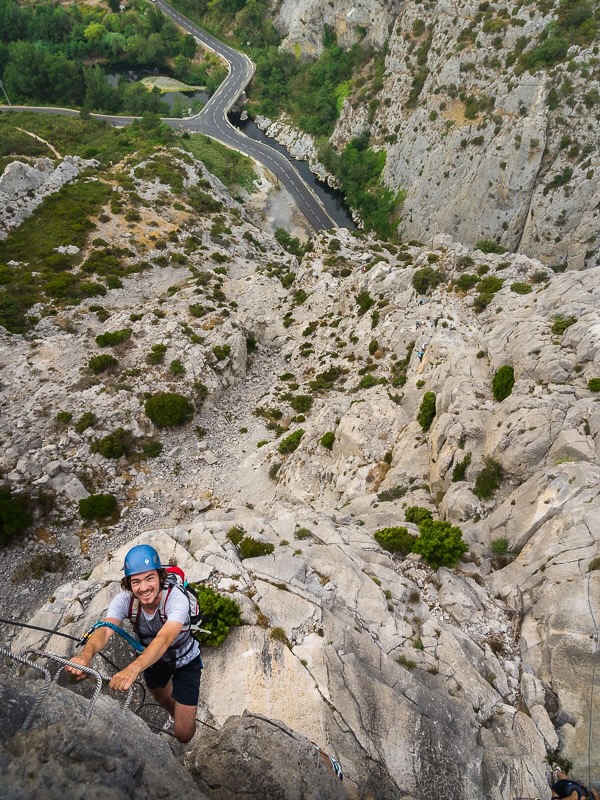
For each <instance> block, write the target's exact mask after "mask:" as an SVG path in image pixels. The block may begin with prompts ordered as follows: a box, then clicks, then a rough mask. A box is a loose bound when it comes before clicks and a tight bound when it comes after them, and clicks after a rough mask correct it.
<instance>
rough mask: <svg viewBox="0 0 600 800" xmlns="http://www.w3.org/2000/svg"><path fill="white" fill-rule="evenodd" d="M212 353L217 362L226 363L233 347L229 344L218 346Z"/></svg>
mask: <svg viewBox="0 0 600 800" xmlns="http://www.w3.org/2000/svg"><path fill="white" fill-rule="evenodd" d="M212 351H213V355H214V357H215V358H216V359H217V361H224V360H225V359H226V358H227V357H228V356H229V354H230V353H231V347H230V345H228V344H217V345H215V346H214V347H213V349H212Z"/></svg>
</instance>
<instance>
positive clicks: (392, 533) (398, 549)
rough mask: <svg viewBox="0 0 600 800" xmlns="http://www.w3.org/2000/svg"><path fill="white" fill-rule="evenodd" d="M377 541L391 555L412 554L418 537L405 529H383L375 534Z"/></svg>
mask: <svg viewBox="0 0 600 800" xmlns="http://www.w3.org/2000/svg"><path fill="white" fill-rule="evenodd" d="M373 536H374V537H375V541H376V542H377V543H378V544H379V545H380V546H381V547H383V549H384V550H387V551H388V552H389V553H405V554H406V553H411V552H412V549H413V545H414V543H415V542H416V540H417V537H416V536H414V535H413V534H412V533H409V532H408V529H407V528H404V527H402V526H401V527H392V528H381V529H380V530H378V531H375V533H374V534H373Z"/></svg>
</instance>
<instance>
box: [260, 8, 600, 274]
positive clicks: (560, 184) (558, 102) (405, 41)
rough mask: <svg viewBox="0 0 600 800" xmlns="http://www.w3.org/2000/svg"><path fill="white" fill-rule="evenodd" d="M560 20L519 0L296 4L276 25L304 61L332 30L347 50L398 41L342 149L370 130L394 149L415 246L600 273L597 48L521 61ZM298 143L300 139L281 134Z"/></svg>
mask: <svg viewBox="0 0 600 800" xmlns="http://www.w3.org/2000/svg"><path fill="white" fill-rule="evenodd" d="M557 11H558V4H551V6H550V8H548V7H547V6H546V7H544V8H541V7H540V8H538V7H536V8H535V9H533V8H528V10H527V12H525V11H524V7H523V6H522V5H520V4H519V3H517V2H515V1H514V0H509V2H507V3H506V4H505V5H504V7H503V9H502V10H500V9H496V8H493V7H490V8H489V9H479V8H477V7H476V6H475V5H472V4H467V5H463V6H461V7H460V8H457V6H456V4H455V3H445V2H444V3H438V4H436V7H435V10H429V9H426V8H424V7H423V6H422V4H420V3H416V2H408V3H402V4H390V3H386V2H382V1H381V0H371V1H370V2H353V3H349V2H347V0H335V1H334V2H324V0H306V1H305V2H300V3H298V2H296V1H295V0H294V2H292V0H289V1H286V2H283V3H280V4H278V5H277V7H276V10H275V11H274V15H275V16H274V18H275V24H276V25H277V27H278V29H279V30H280V31H281V32H282V33H283V34H284V35H285V40H284V43H283V46H284V47H285V48H287V49H288V50H290V51H293V52H295V53H299V54H301V55H302V56H304V57H314V56H317V55H318V54H319V53H320V52H321V51H322V48H323V27H324V25H325V26H327V27H328V28H330V29H331V30H332V31H333V32H335V34H336V36H337V42H338V43H339V44H340V45H341V46H343V47H349V46H351V45H352V44H354V43H355V42H357V41H359V42H361V43H362V44H365V45H372V46H374V47H375V48H377V49H378V50H380V51H381V50H382V49H383V47H384V45H385V48H386V50H385V69H384V74H383V86H380V85H379V83H378V79H377V78H375V77H373V75H370V76H369V78H368V79H365V77H364V75H361V79H360V80H357V81H356V85H355V87H354V88H353V89H351V90H350V93H349V95H348V97H347V98H346V100H345V102H344V106H343V108H342V111H341V114H340V117H339V119H338V122H337V124H336V127H335V131H334V133H333V136H332V137H331V141H332V142H333V144H334V146H336V147H337V148H338V149H342V148H343V147H344V146H345V145H346V144H347V143H348V142H349V141H350V140H351V139H353V138H355V137H357V136H359V135H361V134H362V133H364V132H365V131H368V132H369V134H370V146H371V147H373V148H374V149H376V150H379V149H383V150H385V152H386V164H385V183H386V185H387V186H388V187H390V188H392V189H395V190H402V191H403V193H404V195H405V196H404V199H403V203H402V222H401V225H400V230H401V232H403V233H404V234H405V238H406V239H418V240H420V241H423V242H427V243H431V242H432V239H433V238H434V237H435V235H436V234H439V233H444V234H449V235H451V236H452V237H453V238H454V239H456V240H458V241H461V242H463V243H464V244H466V245H468V246H470V247H473V246H474V245H475V244H476V243H477V242H480V241H484V240H495V241H497V242H500V243H501V245H503V246H504V247H505V248H506V249H507V250H511V251H519V252H522V253H525V254H527V255H528V256H530V257H535V258H538V259H540V260H541V261H542V262H543V263H544V264H548V265H564V266H567V267H568V268H569V269H584V268H586V267H590V266H594V265H596V264H597V263H598V259H597V254H598V247H599V245H598V238H597V232H598V229H599V226H600V206H599V204H598V201H599V199H600V177H599V175H598V170H597V169H594V168H593V162H592V160H591V155H592V154H593V153H594V152H595V150H596V149H597V144H598V142H597V133H596V131H595V128H594V125H593V124H589V125H587V124H585V120H586V117H587V115H589V114H594V113H595V111H594V107H597V102H598V101H597V96H598V75H597V74H596V73H593V72H590V70H589V68H588V64H589V63H590V59H593V57H594V55H593V42H588V43H587V44H583V43H582V42H581V41H580V40H578V43H577V45H574V46H572V47H571V48H569V49H568V52H566V51H565V54H564V56H563V57H562V58H561V59H559V60H558V63H552V64H550V65H548V66H547V67H544V66H543V64H542V65H541V66H540V67H538V68H537V69H534V70H532V71H531V72H530V71H529V70H528V69H523V68H522V67H521V65H520V62H519V56H520V53H521V52H522V51H524V52H525V53H526V54H527V53H531V52H533V51H534V50H535V48H536V47H539V46H540V45H542V43H543V41H544V36H546V35H547V34H546V32H547V26H548V25H550V24H555V20H556V16H557ZM371 87H373V88H372V89H371ZM560 87H562V89H561V88H560ZM369 92H370V93H369ZM365 96H366V97H367V98H369V100H370V102H368V101H367V102H365ZM574 126H576V127H577V135H576V136H574V135H573V127H574ZM277 127H278V124H277V125H274V126H273V130H274V135H278V131H277ZM292 138H293V140H294V142H295V143H297V142H298V141H299V140H300V137H299V136H296V137H291V136H290V133H289V132H288V133H287V134H286V135H285V136H283V137H282V139H286V140H290V139H292ZM282 139H280V140H282ZM311 149H312V145H310V144H307V145H306V153H307V154H308V153H309V152H310V150H311Z"/></svg>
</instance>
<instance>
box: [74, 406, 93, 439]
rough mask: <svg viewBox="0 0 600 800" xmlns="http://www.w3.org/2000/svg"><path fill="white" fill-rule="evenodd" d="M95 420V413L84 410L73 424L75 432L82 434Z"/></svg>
mask: <svg viewBox="0 0 600 800" xmlns="http://www.w3.org/2000/svg"><path fill="white" fill-rule="evenodd" d="M96 422H97V419H96V415H95V414H94V412H93V411H84V413H83V414H82V415H81V417H80V418H79V420H78V421H77V423H76V425H75V432H76V433H79V434H82V433H83V432H84V431H86V430H87V429H88V428H91V427H92V425H95V424H96Z"/></svg>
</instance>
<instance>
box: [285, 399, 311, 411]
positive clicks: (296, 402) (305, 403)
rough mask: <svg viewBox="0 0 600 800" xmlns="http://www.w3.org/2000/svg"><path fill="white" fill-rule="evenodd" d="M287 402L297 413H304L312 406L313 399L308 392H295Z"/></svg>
mask: <svg viewBox="0 0 600 800" xmlns="http://www.w3.org/2000/svg"><path fill="white" fill-rule="evenodd" d="M289 404H290V405H291V407H292V408H293V409H294V411H297V412H298V414H306V413H307V412H309V411H310V409H311V407H312V404H313V399H312V397H311V396H310V395H309V394H297V395H295V396H293V397H292V398H290V400H289Z"/></svg>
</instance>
